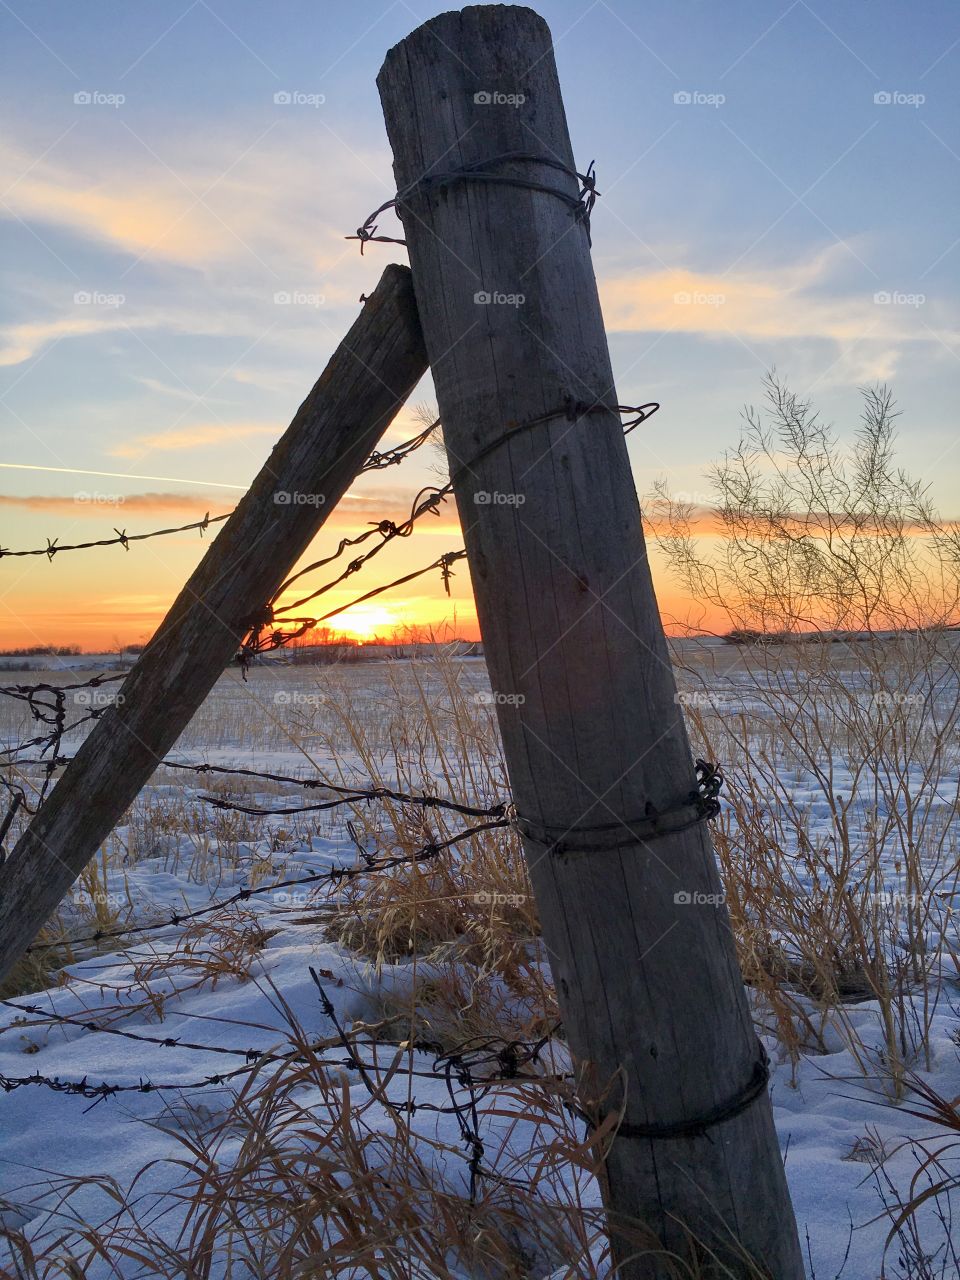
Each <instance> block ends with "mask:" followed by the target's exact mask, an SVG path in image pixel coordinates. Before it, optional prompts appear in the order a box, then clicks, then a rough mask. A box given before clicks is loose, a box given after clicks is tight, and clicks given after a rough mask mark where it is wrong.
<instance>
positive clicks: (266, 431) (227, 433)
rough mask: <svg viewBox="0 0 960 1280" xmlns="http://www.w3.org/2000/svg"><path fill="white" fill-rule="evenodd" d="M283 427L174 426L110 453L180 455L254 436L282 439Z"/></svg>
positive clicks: (137, 437)
mask: <svg viewBox="0 0 960 1280" xmlns="http://www.w3.org/2000/svg"><path fill="white" fill-rule="evenodd" d="M283 430H284V428H283V426H281V425H280V424H279V423H276V422H204V423H196V424H193V425H190V426H183V427H174V428H171V429H170V430H167V431H154V432H148V433H146V434H143V435H134V436H131V437H130V438H129V439H128V440H124V441H122V442H121V443H120V444H117V445H114V447H113V448H112V449H110V450H108V452H109V454H110V456H111V457H114V458H138V457H140V456H141V455H142V454H144V453H147V452H159V453H177V452H180V451H182V450H184V449H203V448H205V447H206V446H208V445H222V444H228V443H229V442H230V441H231V440H240V439H249V438H250V437H251V436H272V437H273V438H274V439H279V437H280V436H281V435H282V433H283Z"/></svg>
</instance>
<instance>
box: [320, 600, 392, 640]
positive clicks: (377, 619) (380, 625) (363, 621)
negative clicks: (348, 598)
mask: <svg viewBox="0 0 960 1280" xmlns="http://www.w3.org/2000/svg"><path fill="white" fill-rule="evenodd" d="M400 623H401V619H400V618H399V616H398V615H397V613H396V612H395V611H394V610H393V609H387V608H385V607H384V606H383V605H379V604H358V605H355V606H354V608H352V609H347V610H346V611H345V612H343V613H339V614H337V616H336V619H335V622H334V626H335V627H336V629H337V631H338V632H341V633H342V634H343V635H347V636H349V637H350V638H351V639H352V640H357V641H359V643H360V644H363V643H364V641H365V640H373V639H374V638H375V637H377V636H386V635H390V634H391V633H392V632H393V631H394V629H395V628H396V627H397V626H398V625H400Z"/></svg>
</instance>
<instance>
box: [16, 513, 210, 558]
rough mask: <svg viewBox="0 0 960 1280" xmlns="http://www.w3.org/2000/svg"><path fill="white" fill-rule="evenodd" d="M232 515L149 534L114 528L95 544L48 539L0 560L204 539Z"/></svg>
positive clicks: (158, 530)
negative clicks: (181, 536) (175, 537)
mask: <svg viewBox="0 0 960 1280" xmlns="http://www.w3.org/2000/svg"><path fill="white" fill-rule="evenodd" d="M232 514H233V513H232V512H230V511H228V512H227V514H226V515H223V516H212V515H211V514H210V512H209V511H208V512H207V514H206V515H205V516H204V517H203V519H202V520H195V521H193V523H192V524H181V525H177V526H176V527H175V528H172V529H153V530H151V531H150V532H149V533H127V531H126V530H125V529H118V528H116V526H114V530H113V531H114V533H115V534H116V535H117V536H116V537H115V538H98V539H97V540H96V541H95V542H76V543H73V544H70V545H67V544H65V545H64V546H60V540H59V538H52V539H51V538H48V539H47V545H46V546H45V547H34V548H33V549H31V550H29V551H11V550H10V549H9V547H0V559H3V558H5V557H13V556H46V557H47V559H48V560H52V559H53V558H54V557H55V556H57V555H59V554H60V552H61V551H88V550H89V549H90V548H91V547H123V549H124V550H125V551H129V550H130V543H131V542H145V541H146V540H147V538H165V537H166V536H167V535H168V534H171V533H189V532H190V531H191V530H192V529H199V531H200V536H201V538H202V537H203V535H204V533H205V532H206V531H207V529H209V527H210V525H212V524H219V523H220V522H221V521H223V520H229V519H230V516H231V515H232Z"/></svg>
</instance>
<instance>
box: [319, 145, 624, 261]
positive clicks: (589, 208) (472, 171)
mask: <svg viewBox="0 0 960 1280" xmlns="http://www.w3.org/2000/svg"><path fill="white" fill-rule="evenodd" d="M516 162H525V163H531V164H542V165H546V166H547V167H548V168H550V169H555V170H557V171H558V172H560V173H565V174H567V175H568V176H569V177H571V178H575V179H576V180H577V182H578V183H579V185H580V192H579V194H578V195H577V196H572V195H570V193H569V192H567V191H561V190H560V188H559V187H550V186H547V184H546V183H543V182H532V181H531V180H530V179H529V178H517V177H513V176H512V175H509V174H502V173H496V172H491V170H495V169H496V168H497V167H498V166H499V165H502V164H511V163H516ZM595 163H596V162H595V161H593V160H591V161H590V163H589V165H587V170H586V173H580V172H579V171H578V170H577V169H572V168H570V166H569V165H566V164H564V163H563V162H562V161H560V160H556V159H554V158H553V156H543V155H537V154H536V153H534V152H528V151H504V152H501V153H500V154H499V155H496V156H491V157H490V158H489V159H488V160H477V161H476V162H475V163H474V164H468V165H463V166H462V167H461V168H459V169H450V170H448V171H446V172H444V173H430V174H426V175H424V177H422V178H418V179H417V181H416V182H412V183H411V184H410V185H409V186H408V187H406V188H405V189H404V190H403V191H399V192H397V194H396V195H395V196H393V197H392V198H391V199H390V200H386V201H384V203H383V204H382V205H380V207H379V208H378V209H374V211H373V213H371V214H370V215H369V217H367V218H366V219H365V220H364V222H363V224H362V225H361V226H359V227H357V231H356V234H355V235H352V236H345V237H344V239H345V240H359V241H360V252H361V254H362V253H363V250H364V248H365V247H366V245H368V244H369V243H371V241H373V242H376V243H379V244H400V245H406V243H407V242H406V240H401V239H398V238H397V237H395V236H378V235H377V234H376V232H377V218H379V217H380V215H381V214H382V213H386V212H387V210H388V209H393V210H394V211H395V212H396V214H397V217H398V218H399V219H400V221H401V222H402V221H403V214H402V210H403V207H404V205H405V204H406V203H407V202H408V201H409V199H410V198H411V196H415V195H418V194H420V192H424V193H426V192H429V191H430V190H431V189H433V188H442V187H444V186H449V185H450V184H451V183H454V182H492V183H499V184H500V185H501V186H508V187H522V188H524V189H526V190H529V191H539V192H541V193H542V194H543V195H548V196H554V197H555V198H556V199H558V200H562V201H563V203H564V204H566V205H568V206H569V207H570V208H571V209H572V211H573V215H574V218H575V219H576V220H577V221H578V222H582V223H583V224H584V227H585V229H586V232H587V242H588V243H590V242H591V241H590V215H591V214H592V212H593V207H594V205H595V204H596V202H597V199H598V198H599V196H600V192H599V191H598V190H597V177H596V171H595Z"/></svg>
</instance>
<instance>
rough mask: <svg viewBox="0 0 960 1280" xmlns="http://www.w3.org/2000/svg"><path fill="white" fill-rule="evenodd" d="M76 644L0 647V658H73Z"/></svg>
mask: <svg viewBox="0 0 960 1280" xmlns="http://www.w3.org/2000/svg"><path fill="white" fill-rule="evenodd" d="M79 653H80V646H79V645H78V644H35V645H31V646H30V647H29V648H26V649H0V658H75V657H77V655H78V654H79Z"/></svg>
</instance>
